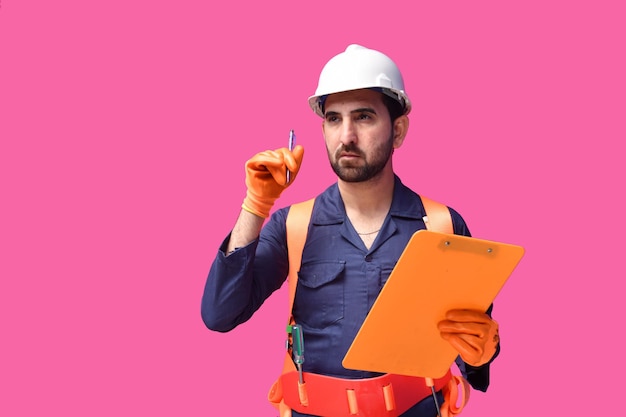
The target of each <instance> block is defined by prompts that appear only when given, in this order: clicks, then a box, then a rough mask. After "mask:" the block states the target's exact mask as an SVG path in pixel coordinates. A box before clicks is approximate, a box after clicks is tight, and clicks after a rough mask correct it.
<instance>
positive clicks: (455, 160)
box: [0, 0, 626, 417]
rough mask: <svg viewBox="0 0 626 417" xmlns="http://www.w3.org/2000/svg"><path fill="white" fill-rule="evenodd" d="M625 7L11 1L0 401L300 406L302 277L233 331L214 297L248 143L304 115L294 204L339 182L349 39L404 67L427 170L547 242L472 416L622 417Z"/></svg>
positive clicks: (408, 152)
mask: <svg viewBox="0 0 626 417" xmlns="http://www.w3.org/2000/svg"><path fill="white" fill-rule="evenodd" d="M211 4H214V5H211ZM622 4H623V3H622V2H621V1H617V0H616V1H545V0H543V1H538V0H532V1H524V2H506V1H458V2H455V1H452V2H451V1H446V2H433V1H397V2H373V1H370V2H367V1H366V2H363V1H343V2H329V1H325V0H324V1H315V2H300V1H291V2H286V1H274V2H252V1H250V2H237V1H233V2H208V1H199V0H197V1H191V0H181V1H177V2H174V1H159V0H156V1H155V0H152V1H147V0H141V1H139V0H135V1H119V0H113V1H99V2H94V1H84V0H52V1H41V0H39V1H36V0H20V1H17V0H0V139H1V140H2V142H1V152H0V181H1V190H0V191H1V198H2V200H1V207H2V216H1V220H0V221H1V222H2V223H1V229H0V239H1V247H0V253H1V255H0V256H1V263H0V275H1V285H2V288H1V291H0V297H2V300H1V302H0V309H1V311H0V313H1V315H0V317H1V323H2V326H1V332H2V333H1V335H0V340H1V342H0V343H1V346H2V347H1V351H2V354H1V355H0V361H1V366H0V384H1V387H0V392H1V400H0V415H3V416H42V415H63V416H140V415H141V416H144V415H145V416H173V415H180V416H217V415H229V416H243V415H254V416H275V415H276V413H275V412H274V411H273V409H272V408H271V407H270V406H269V405H268V404H267V403H266V400H265V395H266V392H267V389H268V387H269V385H270V383H271V382H272V381H273V379H274V378H275V377H276V376H277V374H278V372H279V370H280V365H281V361H282V352H283V351H282V347H283V334H282V331H283V323H284V319H285V314H286V311H285V310H286V298H285V293H284V291H282V290H281V291H280V292H279V293H277V294H275V296H273V297H271V298H270V299H269V300H268V301H267V302H266V304H265V305H264V306H263V307H262V308H261V310H260V311H259V312H258V314H257V315H256V316H254V317H253V319H251V320H250V321H249V322H248V323H246V324H244V325H242V326H240V327H239V328H238V329H236V330H235V331H233V332H231V333H228V334H218V333H213V332H210V331H208V330H207V329H206V328H205V327H204V325H203V323H202V321H201V319H200V297H201V294H202V289H203V285H204V281H205V277H206V274H207V272H208V269H209V265H210V262H211V260H212V259H213V257H214V255H215V253H216V250H217V247H218V245H219V243H220V242H221V241H222V239H223V238H224V236H225V235H226V234H227V233H228V231H229V229H230V227H231V225H232V224H233V223H234V221H235V217H236V215H237V213H238V210H239V207H240V204H241V200H242V198H243V195H244V192H245V186H244V174H243V163H244V161H245V160H246V159H248V158H249V157H250V156H251V155H253V154H254V153H256V152H258V151H261V150H265V149H271V148H276V147H280V146H284V145H285V144H286V142H287V137H288V132H289V129H292V128H293V129H295V130H296V133H297V136H298V140H299V143H301V144H303V145H304V146H305V148H306V155H305V159H304V164H303V168H302V171H301V174H300V176H299V178H298V179H297V181H296V183H295V184H294V185H293V187H292V188H290V189H289V190H287V191H286V192H285V193H284V195H283V198H282V199H281V200H279V205H281V206H283V205H287V204H290V203H292V202H295V201H299V200H302V199H305V198H308V197H311V196H313V195H315V194H316V193H318V192H319V191H321V190H323V189H324V188H325V187H326V186H327V185H329V184H330V183H331V182H332V181H333V175H332V173H331V171H330V168H329V167H328V163H327V160H326V156H325V151H324V148H323V142H322V137H321V132H320V119H319V118H317V116H315V115H314V114H313V113H312V112H311V111H310V110H309V108H308V107H307V102H306V99H307V97H308V96H309V95H310V94H311V93H312V92H313V91H314V89H315V87H316V84H317V77H318V74H319V71H320V70H321V67H322V65H323V64H324V63H325V62H326V60H328V59H329V58H330V57H331V56H333V55H335V54H336V53H339V52H340V51H342V50H343V49H344V48H345V46H346V45H348V44H349V43H361V44H363V45H365V46H368V47H372V48H377V49H381V50H383V51H384V52H386V53H387V54H388V55H389V56H391V57H392V58H393V59H394V60H395V61H396V62H397V63H398V64H399V66H400V67H401V68H402V70H403V73H404V77H405V81H406V85H407V91H408V93H409V95H410V97H411V98H412V100H413V103H414V110H413V112H412V113H411V128H410V131H409V137H408V139H407V140H406V142H405V145H404V146H403V147H402V148H401V149H400V150H399V151H398V152H396V155H395V158H396V160H395V166H396V169H397V172H398V173H399V175H400V176H401V178H402V179H403V180H404V182H405V183H406V184H408V185H410V186H411V187H413V188H414V189H415V190H416V191H418V192H421V193H423V194H424V195H427V196H430V197H432V198H435V199H439V200H441V201H445V202H446V203H448V204H449V205H451V206H452V207H454V208H456V209H457V210H458V211H459V212H461V213H462V214H463V216H464V217H465V219H466V220H467V222H468V223H469V225H470V228H471V230H472V232H473V234H474V235H475V236H476V237H481V238H485V239H492V240H501V241H505V242H509V243H516V244H520V245H523V246H524V247H525V248H526V255H525V257H524V259H523V260H522V262H521V264H520V265H519V267H518V268H517V269H516V271H515V272H514V274H513V276H512V277H511V278H510V280H509V282H508V283H507V285H506V286H505V288H504V289H503V290H502V292H501V293H500V294H499V296H498V299H497V301H496V309H495V316H496V319H497V320H498V321H499V322H500V325H501V335H502V339H503V342H502V343H503V351H502V355H501V357H500V358H499V359H498V360H497V362H496V363H495V364H494V365H493V367H492V386H491V388H490V389H489V392H488V393H487V394H483V393H479V392H474V393H473V394H472V398H471V401H470V404H469V406H468V408H467V409H466V412H464V413H463V416H464V417H476V416H481V417H490V416H492V417H495V416H511V417H517V416H520V417H522V416H529V415H539V416H588V415H604V414H606V415H609V414H611V415H613V414H612V410H615V409H616V408H617V407H619V404H620V402H619V398H620V395H621V394H622V393H623V389H622V388H621V379H622V378H623V373H624V371H625V369H624V359H623V351H624V348H623V342H622V341H621V340H622V338H623V335H622V334H621V333H622V332H623V329H624V324H623V319H624V317H625V314H624V307H623V305H624V300H623V299H624V290H623V287H622V285H621V284H620V283H619V281H620V280H623V278H624V266H623V259H624V255H623V247H624V239H625V238H624V236H625V235H624V231H625V230H624V223H623V219H622V217H623V212H624V209H625V208H626V207H625V206H624V202H623V194H624V191H623V189H624V186H623V183H624V178H625V175H624V168H623V159H624V151H623V148H622V147H621V146H618V145H621V142H623V141H624V139H626V127H625V121H624V120H625V116H626V101H625V97H626V88H625V87H626V82H625V80H626V77H625V76H624V74H626V64H625V51H626V48H625V43H626V42H625V40H626V31H625V25H624V17H625V14H624V12H625V10H624V7H623V6H622ZM616 397H617V398H618V399H616ZM618 414H619V412H618Z"/></svg>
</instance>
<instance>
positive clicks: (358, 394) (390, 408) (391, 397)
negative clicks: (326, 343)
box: [275, 371, 451, 417]
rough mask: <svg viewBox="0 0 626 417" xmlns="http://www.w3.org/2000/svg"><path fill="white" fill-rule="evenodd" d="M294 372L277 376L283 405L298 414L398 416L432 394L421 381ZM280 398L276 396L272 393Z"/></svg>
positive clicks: (439, 384)
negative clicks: (301, 374) (301, 378)
mask: <svg viewBox="0 0 626 417" xmlns="http://www.w3.org/2000/svg"><path fill="white" fill-rule="evenodd" d="M450 378H451V374H450V371H448V373H447V374H446V375H444V376H443V377H442V378H440V379H435V380H434V384H435V385H434V387H435V391H439V390H441V389H442V388H443V387H444V386H445V385H446V384H447V383H448V381H449V380H450ZM303 379H304V383H303V384H300V383H299V380H298V372H297V371H293V372H287V373H284V374H282V375H281V377H280V382H279V384H280V385H281V386H282V397H283V400H284V404H286V405H287V406H289V408H291V409H293V410H296V411H298V412H300V413H305V414H312V415H316V416H333V417H351V416H371V417H374V416H376V417H378V416H388V417H391V416H399V415H400V414H402V413H404V412H405V411H407V410H408V409H410V408H411V407H412V406H414V405H415V404H417V403H418V402H420V401H421V400H423V399H424V398H426V397H428V396H430V395H432V391H431V388H430V387H429V386H427V385H426V381H425V379H424V378H419V377H411V376H403V375H394V374H385V375H382V376H379V377H376V378H367V379H343V378H334V377H330V376H325V375H318V374H311V373H308V372H304V373H303ZM275 394H278V395H280V394H279V393H275Z"/></svg>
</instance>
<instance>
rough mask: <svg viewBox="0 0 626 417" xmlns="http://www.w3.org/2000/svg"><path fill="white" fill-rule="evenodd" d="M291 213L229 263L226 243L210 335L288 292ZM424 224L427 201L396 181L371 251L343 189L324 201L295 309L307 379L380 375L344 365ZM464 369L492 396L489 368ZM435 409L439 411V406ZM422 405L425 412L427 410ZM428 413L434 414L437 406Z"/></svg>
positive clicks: (210, 309)
mask: <svg viewBox="0 0 626 417" xmlns="http://www.w3.org/2000/svg"><path fill="white" fill-rule="evenodd" d="M288 211H289V208H288V207H287V208H282V209H279V210H277V211H276V212H275V213H274V214H273V215H272V216H271V217H270V219H269V221H268V222H267V224H266V225H265V226H264V227H263V229H262V231H261V233H260V236H259V238H258V239H257V240H255V241H253V242H252V243H250V244H248V245H247V246H245V247H242V248H238V249H237V250H236V251H235V252H233V253H232V254H230V255H229V256H226V253H225V251H226V247H227V244H228V240H229V237H230V236H228V237H227V238H226V239H225V240H224V242H223V243H222V245H221V246H220V250H219V251H218V254H217V256H216V258H215V260H214V262H213V264H212V266H211V269H210V272H209V275H208V278H207V282H206V286H205V289H204V294H203V298H202V318H203V320H204V322H205V324H206V326H207V327H208V328H210V329H212V330H216V331H221V332H226V331H229V330H231V329H233V328H234V327H236V326H237V325H239V324H241V323H243V322H245V321H247V320H248V319H249V318H250V317H251V316H252V314H253V313H254V312H255V311H256V310H257V309H258V308H259V307H260V306H261V305H262V304H263V302H264V301H265V300H266V299H267V298H268V297H269V296H270V295H271V294H272V293H273V292H274V291H276V290H277V289H279V288H280V287H281V286H282V284H283V283H284V281H285V280H286V278H287V275H288V272H289V260H288V254H287V241H286V225H285V222H286V218H287V213H288ZM450 213H451V215H452V222H453V227H454V233H455V234H459V235H464V236H470V232H469V230H468V228H467V225H466V224H465V221H464V220H463V218H462V217H461V216H460V215H459V213H457V212H456V211H455V210H454V209H451V208H450ZM424 216H425V211H424V206H423V205H422V202H421V199H420V197H419V196H418V195H417V194H416V193H415V192H413V191H412V190H410V189H409V188H408V187H406V186H405V185H404V184H402V182H401V181H400V179H399V178H398V177H397V176H396V177H395V184H394V191H393V199H392V203H391V208H390V210H389V213H388V215H387V217H386V219H385V221H384V223H383V225H382V227H381V229H380V231H379V233H378V235H377V237H376V239H375V240H374V242H373V244H372V246H371V247H370V249H367V248H366V247H365V245H364V243H363V241H362V240H361V238H360V237H359V235H358V234H357V231H356V230H355V229H354V227H353V226H352V224H351V223H350V220H349V219H348V216H347V215H346V211H345V207H344V204H343V200H342V198H341V195H340V193H339V188H338V186H337V184H336V183H335V184H333V185H331V186H330V187H328V188H327V189H326V190H325V191H324V192H323V193H322V194H320V195H319V196H318V197H317V198H316V200H315V205H314V207H313V212H312V215H311V221H310V224H309V230H308V234H307V239H306V243H305V246H304V250H303V253H302V263H301V267H300V272H299V274H298V285H297V289H296V295H295V299H294V305H293V315H294V318H295V321H296V322H297V323H298V324H300V325H301V326H302V328H303V333H304V343H305V351H306V360H305V362H304V369H303V370H304V371H305V372H314V373H318V374H323V375H330V376H336V377H343V378H368V377H374V376H378V375H380V374H378V373H373V372H366V371H356V370H350V369H345V368H344V367H343V366H342V364H341V361H342V360H343V357H344V356H345V354H346V352H347V350H348V348H349V347H350V345H351V343H352V341H353V339H354V337H355V336H356V334H357V332H358V330H359V328H360V327H361V324H362V323H363V321H364V320H365V317H366V315H367V313H368V312H369V310H370V308H371V307H372V304H373V303H374V301H375V300H376V297H377V296H378V294H379V292H380V290H381V289H382V287H383V285H384V284H385V282H386V281H387V278H388V277H389V274H390V273H391V271H392V270H393V268H394V266H395V265H396V262H397V261H398V259H399V257H400V255H401V254H402V252H403V250H404V248H405V247H406V245H407V243H408V241H409V239H410V238H411V237H412V235H413V234H414V233H415V232H416V231H417V230H420V229H425V228H426V226H425V224H424V221H423V220H422V218H423V217H424ZM416 279H419V277H416ZM490 310H491V309H490ZM457 363H458V364H459V367H460V369H461V371H462V372H463V374H464V376H465V377H466V378H467V379H468V382H469V383H470V384H471V385H472V386H473V387H474V388H476V389H480V390H482V391H484V390H486V388H487V386H488V384H489V364H486V365H483V366H481V367H478V368H474V367H471V366H469V365H467V364H465V363H463V362H462V361H460V360H459V361H457ZM424 402H429V401H428V399H426V400H424V401H422V403H424ZM430 402H431V403H434V401H433V400H432V398H431V399H430ZM422 403H420V404H418V406H420V405H421V408H424V407H425V406H426V404H422ZM418 406H416V407H414V408H415V409H416V411H415V413H413V412H407V413H405V414H404V415H405V416H412V415H415V416H425V415H431V412H430V411H428V412H423V411H419V413H418V411H417V409H418V408H420V407H418ZM427 408H428V409H429V410H432V411H434V408H432V406H428V407H427ZM412 410H413V409H412ZM424 411H425V410H424ZM296 415H298V414H297V413H295V412H294V416H296Z"/></svg>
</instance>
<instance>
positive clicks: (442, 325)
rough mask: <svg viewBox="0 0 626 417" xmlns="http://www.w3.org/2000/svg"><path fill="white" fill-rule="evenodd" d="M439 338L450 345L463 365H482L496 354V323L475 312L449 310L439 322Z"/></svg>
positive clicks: (497, 341)
mask: <svg viewBox="0 0 626 417" xmlns="http://www.w3.org/2000/svg"><path fill="white" fill-rule="evenodd" d="M437 327H438V328H439V331H440V332H441V337H442V338H443V339H445V340H447V341H448V342H450V344H451V345H452V347H454V348H455V349H456V350H457V351H458V352H459V354H460V355H461V358H462V359H463V361H464V362H465V363H468V364H470V365H472V366H480V365H484V364H486V363H487V362H489V361H490V360H491V358H493V355H495V354H496V349H497V347H498V343H499V342H500V336H499V334H498V323H497V322H496V321H495V320H492V319H491V317H489V316H488V315H487V314H486V313H483V312H480V311H476V310H450V311H448V312H447V313H446V320H442V321H440V322H439V324H438V326H437Z"/></svg>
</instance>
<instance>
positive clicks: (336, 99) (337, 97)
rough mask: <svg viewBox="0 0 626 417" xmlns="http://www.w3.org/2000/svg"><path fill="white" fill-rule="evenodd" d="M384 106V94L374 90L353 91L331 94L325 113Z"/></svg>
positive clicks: (327, 100)
mask: <svg viewBox="0 0 626 417" xmlns="http://www.w3.org/2000/svg"><path fill="white" fill-rule="evenodd" d="M379 106H384V103H383V94H382V93H380V92H378V91H374V90H368V89H363V90H352V91H343V92H341V93H335V94H331V95H329V96H328V98H326V103H325V106H324V107H325V111H327V112H328V111H338V110H339V109H341V108H343V107H347V108H348V109H349V108H351V107H372V108H378V107H379Z"/></svg>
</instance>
